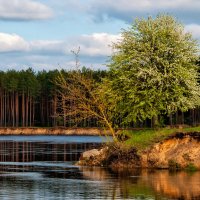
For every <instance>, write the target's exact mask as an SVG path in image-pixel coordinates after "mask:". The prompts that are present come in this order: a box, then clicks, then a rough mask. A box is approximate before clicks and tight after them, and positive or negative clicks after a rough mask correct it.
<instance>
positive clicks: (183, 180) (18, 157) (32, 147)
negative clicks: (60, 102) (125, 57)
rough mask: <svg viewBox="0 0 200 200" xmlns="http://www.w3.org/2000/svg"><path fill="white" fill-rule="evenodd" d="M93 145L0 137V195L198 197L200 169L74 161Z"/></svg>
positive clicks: (195, 199) (184, 199)
mask: <svg viewBox="0 0 200 200" xmlns="http://www.w3.org/2000/svg"><path fill="white" fill-rule="evenodd" d="M95 145H100V144H99V143H98V144H97V143H95V142H94V143H87V142H85V143H75V142H72V143H69V142H62V143H61V142H57V143H56V142H55V143H52V142H49V141H37V142H36V141H30V140H29V142H26V141H22V140H20V141H18V142H17V141H1V142H0V159H1V163H0V199H3V200H4V199H5V200H7V199H53V200H54V199H55V200H56V199H70V200H73V199H79V200H81V199H137V200H141V199H146V200H168V199H171V200H175V199H179V200H199V199H200V172H195V173H186V172H184V171H182V172H177V173H170V172H168V171H165V170H161V171H148V170H143V171H141V170H131V171H127V170H126V171H122V172H113V171H111V170H109V169H106V168H100V167H77V166H74V161H75V160H76V159H78V156H80V152H81V151H83V150H85V149H87V148H92V147H94V146H95ZM70 154H72V155H70Z"/></svg>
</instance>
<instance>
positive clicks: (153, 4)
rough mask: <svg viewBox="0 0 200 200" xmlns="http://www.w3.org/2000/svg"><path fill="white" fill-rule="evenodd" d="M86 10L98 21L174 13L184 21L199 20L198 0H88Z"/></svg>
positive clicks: (199, 6) (199, 2)
mask: <svg viewBox="0 0 200 200" xmlns="http://www.w3.org/2000/svg"><path fill="white" fill-rule="evenodd" d="M89 5H90V6H89V7H88V12H89V13H90V14H91V15H92V16H93V17H94V19H96V20H98V21H102V20H104V19H108V18H115V19H120V20H124V21H129V22H130V21H132V20H133V18H135V17H141V16H143V17H144V16H147V15H155V13H162V12H165V13H169V14H174V15H175V16H177V17H178V18H181V19H182V20H184V21H185V22H187V23H189V22H191V21H192V20H193V21H194V20H196V21H198V20H200V15H199V9H200V1H199V0H167V1H166V0H140V1H138V0H101V1H97V0H90V3H89Z"/></svg>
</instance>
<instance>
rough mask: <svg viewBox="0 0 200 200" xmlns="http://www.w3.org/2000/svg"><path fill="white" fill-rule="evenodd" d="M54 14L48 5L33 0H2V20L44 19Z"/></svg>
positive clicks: (0, 3) (0, 18)
mask: <svg viewBox="0 0 200 200" xmlns="http://www.w3.org/2000/svg"><path fill="white" fill-rule="evenodd" d="M52 16H53V11H52V10H51V9H50V8H49V7H48V6H46V5H44V4H42V3H39V2H36V1H33V0H9V1H5V0H0V20H43V19H49V18H51V17H52Z"/></svg>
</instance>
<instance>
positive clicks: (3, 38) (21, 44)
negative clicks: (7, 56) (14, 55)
mask: <svg viewBox="0 0 200 200" xmlns="http://www.w3.org/2000/svg"><path fill="white" fill-rule="evenodd" d="M28 50H29V44H28V42H26V41H25V40H24V39H23V38H22V37H20V36H18V35H16V34H6V33H0V52H1V53H6V52H13V51H28Z"/></svg>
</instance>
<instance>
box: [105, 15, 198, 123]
mask: <svg viewBox="0 0 200 200" xmlns="http://www.w3.org/2000/svg"><path fill="white" fill-rule="evenodd" d="M113 48H114V50H115V53H114V54H113V55H112V57H111V63H110V64H109V69H110V72H109V74H110V76H109V79H110V80H109V81H110V86H111V88H112V91H113V93H115V95H114V99H115V101H116V100H117V105H116V107H117V110H118V111H119V113H120V114H121V116H123V118H124V120H125V122H130V121H138V120H139V121H143V120H145V119H147V118H149V119H151V118H152V117H155V116H158V115H160V114H167V115H169V114H173V113H175V112H176V111H177V110H181V111H187V110H188V109H190V108H195V107H196V106H198V105H199V104H200V87H199V84H198V83H197V78H198V72H197V66H196V60H197V58H198V56H197V52H198V45H197V42H196V41H195V40H194V39H192V36H191V34H190V33H185V31H184V27H183V26H182V24H180V23H179V22H177V21H176V20H175V19H174V18H173V17H171V16H168V15H158V16H157V17H156V18H155V19H153V18H151V17H149V18H148V19H147V20H146V19H137V20H136V21H135V23H134V24H132V25H131V26H130V28H129V29H127V30H123V32H122V39H121V41H120V42H118V43H116V44H114V46H113ZM108 85H109V84H108ZM116 98H117V99H116Z"/></svg>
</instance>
